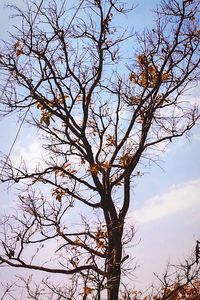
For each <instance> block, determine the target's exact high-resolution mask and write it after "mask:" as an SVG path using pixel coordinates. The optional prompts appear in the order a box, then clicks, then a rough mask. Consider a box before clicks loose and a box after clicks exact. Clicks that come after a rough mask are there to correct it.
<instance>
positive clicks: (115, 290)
mask: <svg viewBox="0 0 200 300" xmlns="http://www.w3.org/2000/svg"><path fill="white" fill-rule="evenodd" d="M120 279H121V270H120V265H119V266H114V267H112V270H111V273H110V274H109V277H108V290H107V295H108V298H107V300H118V296H119V286H120Z"/></svg>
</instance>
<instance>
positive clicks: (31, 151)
mask: <svg viewBox="0 0 200 300" xmlns="http://www.w3.org/2000/svg"><path fill="white" fill-rule="evenodd" d="M10 2H11V1H10ZM13 2H17V4H18V5H19V6H20V5H22V1H21V0H16V1H12V3H13ZM131 2H132V1H131ZM6 3H7V1H5V0H1V1H0V11H1V12H3V13H2V14H1V19H0V28H1V32H0V38H1V39H6V38H7V33H6V31H7V29H8V28H9V26H10V21H9V19H8V15H9V10H8V9H5V8H4V4H6ZM135 3H139V4H138V6H137V7H136V9H135V14H133V15H134V18H127V26H132V25H133V24H132V23H133V20H134V26H135V28H136V29H139V30H140V29H142V28H143V26H145V25H150V26H151V22H152V19H153V17H152V13H151V11H150V10H151V9H152V8H153V7H155V5H156V3H158V1H154V0H151V1H145V0H141V1H137V2H135ZM188 97H189V98H191V97H195V98H196V99H197V98H198V99H199V92H198V90H197V89H196V90H195V91H193V92H191V94H188ZM17 126H18V125H17V124H16V120H15V119H13V117H12V118H8V119H7V120H5V119H4V120H0V141H1V143H0V145H1V146H0V151H2V152H4V153H8V151H9V147H10V146H11V143H12V141H13V138H14V136H15V133H16V128H17ZM199 148H200V134H199V126H196V127H195V128H194V129H193V130H192V131H191V133H190V136H189V137H188V138H186V137H182V138H180V139H178V140H175V142H174V143H171V144H170V145H169V146H168V147H167V149H166V151H165V153H163V154H162V155H161V156H160V162H159V166H157V165H152V166H151V167H150V168H146V170H145V175H144V176H142V177H141V178H140V179H138V180H137V182H135V183H134V189H133V191H132V205H131V210H130V212H129V214H128V218H127V222H128V223H130V224H134V225H135V228H136V236H135V246H134V247H133V248H132V249H131V250H128V251H130V253H131V255H132V256H133V257H134V260H133V263H134V264H136V265H137V268H136V270H135V272H134V275H135V277H134V281H133V282H132V284H133V285H135V286H136V288H141V289H145V288H147V287H148V286H149V285H150V284H151V282H152V281H153V280H154V275H153V272H155V273H156V274H158V275H159V274H161V273H162V272H163V271H164V270H165V267H166V265H167V263H168V262H169V261H170V262H171V263H173V264H174V263H178V262H180V261H182V260H184V258H186V257H187V256H189V255H190V254H191V251H192V250H193V249H194V247H195V241H196V239H200V230H199V229H200V156H199ZM41 151H42V150H41V148H40V145H39V143H38V141H37V139H36V138H35V136H33V134H32V132H31V131H30V128H28V127H26V126H24V127H23V128H22V130H21V132H20V135H19V138H18V140H17V143H16V145H15V147H14V150H13V154H12V155H13V158H19V157H20V156H23V157H24V158H27V159H29V161H30V163H33V160H35V161H36V160H37V159H38V157H40V154H41ZM0 193H1V195H0V198H1V199H0V200H1V201H0V209H6V207H7V205H8V203H11V202H12V198H13V194H12V193H11V192H5V191H3V190H2V189H1V187H0ZM1 276H2V275H1V269H0V279H1ZM9 276H11V275H10V273H9V271H8V273H7V276H6V278H9Z"/></svg>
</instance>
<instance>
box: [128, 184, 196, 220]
mask: <svg viewBox="0 0 200 300" xmlns="http://www.w3.org/2000/svg"><path fill="white" fill-rule="evenodd" d="M190 210H192V211H194V212H196V211H200V179H198V180H194V181H189V182H187V183H184V184H181V185H174V186H172V187H170V189H169V191H167V192H166V193H164V194H160V195H156V196H155V197H153V198H151V199H149V200H147V201H145V203H144V205H142V206H141V207H140V208H138V209H136V210H135V211H133V212H132V213H131V215H132V216H133V218H134V220H135V221H136V223H139V224H144V223H148V222H155V221H157V220H160V219H163V218H167V217H170V216H171V215H174V214H176V213H179V212H184V211H187V212H188V211H190Z"/></svg>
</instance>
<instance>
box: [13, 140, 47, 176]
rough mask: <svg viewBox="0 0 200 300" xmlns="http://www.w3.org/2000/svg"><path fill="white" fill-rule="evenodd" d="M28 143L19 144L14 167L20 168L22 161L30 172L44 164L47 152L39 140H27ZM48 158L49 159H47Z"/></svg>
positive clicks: (14, 156) (14, 157)
mask: <svg viewBox="0 0 200 300" xmlns="http://www.w3.org/2000/svg"><path fill="white" fill-rule="evenodd" d="M27 140H28V143H23V145H22V143H19V144H18V145H17V147H16V149H15V152H14V154H13V159H12V160H13V162H14V165H16V166H19V165H20V163H21V162H22V161H24V162H25V163H26V165H27V166H28V168H29V170H32V171H33V170H35V168H36V167H37V166H39V165H40V166H41V165H43V164H44V158H45V150H44V149H43V148H42V145H41V143H40V141H39V140H38V139H37V138H34V139H31V140H29V139H27ZM46 158H47V157H46Z"/></svg>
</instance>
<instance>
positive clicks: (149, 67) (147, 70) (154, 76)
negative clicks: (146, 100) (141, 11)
mask: <svg viewBox="0 0 200 300" xmlns="http://www.w3.org/2000/svg"><path fill="white" fill-rule="evenodd" d="M137 61H138V64H139V67H140V69H141V72H140V74H139V75H138V74H136V73H134V72H132V73H131V74H130V81H131V82H133V83H138V84H139V85H141V86H142V87H144V88H147V87H150V88H153V87H155V86H156V85H157V84H158V83H159V81H160V82H165V81H167V80H169V79H170V75H169V73H168V72H163V73H162V74H161V78H160V73H159V71H158V68H157V67H156V66H155V65H153V64H152V63H150V62H149V61H148V59H147V57H146V56H145V55H144V54H141V55H138V57H137Z"/></svg>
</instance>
